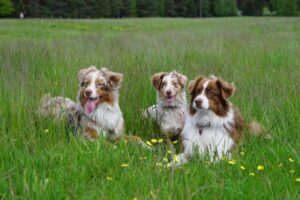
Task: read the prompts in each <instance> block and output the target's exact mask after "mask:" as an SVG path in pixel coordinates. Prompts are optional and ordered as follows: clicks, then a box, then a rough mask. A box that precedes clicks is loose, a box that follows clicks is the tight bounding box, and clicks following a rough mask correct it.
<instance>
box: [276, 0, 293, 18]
mask: <svg viewBox="0 0 300 200" xmlns="http://www.w3.org/2000/svg"><path fill="white" fill-rule="evenodd" d="M271 4H272V8H273V9H274V10H275V12H276V15H279V16H295V15H297V14H298V12H297V0H272V1H271Z"/></svg>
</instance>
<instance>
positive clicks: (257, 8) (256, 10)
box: [237, 0, 268, 16]
mask: <svg viewBox="0 0 300 200" xmlns="http://www.w3.org/2000/svg"><path fill="white" fill-rule="evenodd" d="M237 5H238V8H239V9H240V10H241V11H242V15H250V16H259V15H262V12H263V8H264V7H267V6H268V0H238V1H237Z"/></svg>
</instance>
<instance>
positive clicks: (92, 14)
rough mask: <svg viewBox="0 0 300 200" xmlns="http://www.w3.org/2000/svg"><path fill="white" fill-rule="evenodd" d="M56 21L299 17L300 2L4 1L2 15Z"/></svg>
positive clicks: (287, 0) (185, 0)
mask: <svg viewBox="0 0 300 200" xmlns="http://www.w3.org/2000/svg"><path fill="white" fill-rule="evenodd" d="M20 13H24V14H25V17H53V18H102V17H104V18H123V17H218V16H237V15H244V16H247V15H248V16H249V15H250V16H261V15H266V14H267V15H279V16H295V15H299V13H300V0H0V16H8V17H18V16H19V15H20Z"/></svg>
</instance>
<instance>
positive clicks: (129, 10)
mask: <svg viewBox="0 0 300 200" xmlns="http://www.w3.org/2000/svg"><path fill="white" fill-rule="evenodd" d="M122 15H123V16H124V17H134V16H136V0H123V10H122Z"/></svg>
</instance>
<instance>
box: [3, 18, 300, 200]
mask: <svg viewBox="0 0 300 200" xmlns="http://www.w3.org/2000/svg"><path fill="white" fill-rule="evenodd" d="M299 55H300V26H299V18H271V17H270V18H217V19H204V20H199V19H156V18H153V19H124V20H123V19H122V20H1V21H0V94H1V95H0V105H1V106H0V134H1V135H0V152H1V153H0V163H1V164H0V197H1V198H2V199H133V198H134V197H136V198H138V199H204V198H205V199H299V198H300V183H298V182H296V178H298V177H300V134H299V130H300V79H299V76H300V56H299ZM91 64H94V65H97V66H107V67H109V68H111V69H112V70H115V71H118V72H122V73H124V77H125V81H124V84H123V87H122V88H121V95H120V106H121V109H122V111H123V113H124V118H125V121H126V133H127V134H135V135H139V136H141V137H142V138H143V139H144V140H150V139H151V138H160V137H161V136H160V133H159V130H158V129H157V127H156V126H155V125H154V124H153V123H152V122H149V121H144V120H142V119H141V115H140V111H141V110H142V109H144V108H146V107H147V106H149V105H152V104H153V103H154V102H155V91H154V89H153V88H152V86H151V85H150V81H149V78H150V76H151V75H152V74H153V73H155V72H158V71H170V70H173V69H176V70H177V71H179V72H182V73H184V74H187V75H188V77H189V79H193V78H194V77H195V76H196V75H198V74H204V75H209V74H215V75H217V76H221V77H223V78H224V79H225V80H227V81H234V82H235V84H236V86H237V92H236V94H235V96H234V97H233V98H232V99H231V100H232V102H234V104H235V105H237V106H238V107H239V108H240V109H241V111H242V113H243V115H244V117H245V119H246V121H248V122H249V121H251V120H252V119H257V120H258V121H260V122H261V123H263V124H264V125H265V126H266V127H267V128H268V129H269V131H270V135H271V136H272V139H271V140H266V139H264V138H253V137H246V138H245V140H244V143H243V144H242V145H241V146H240V149H239V151H240V152H243V153H244V155H241V154H240V153H239V152H237V153H236V154H235V155H234V159H235V160H236V162H229V163H228V162H227V161H221V162H219V163H217V164H209V163H207V161H206V160H200V159H194V160H193V161H192V162H191V163H189V164H187V165H185V166H183V167H182V168H179V169H175V170H170V169H166V168H164V167H160V163H164V161H163V158H165V157H167V158H168V159H169V160H170V159H171V156H170V154H168V153H167V147H166V145H164V144H159V145H155V150H154V151H153V152H150V151H148V150H145V149H143V148H141V147H139V146H135V145H128V144H125V143H119V144H117V145H116V146H115V147H114V145H112V144H107V143H105V142H103V141H102V140H99V141H98V142H88V141H85V140H83V139H80V138H77V137H73V136H72V134H71V130H68V129H67V128H66V126H65V124H64V123H55V122H53V121H52V120H51V119H39V118H37V117H36V115H35V114H34V111H35V110H36V109H37V106H38V104H39V99H40V98H41V96H42V95H43V94H45V93H48V92H50V93H51V94H52V95H62V96H67V97H70V98H72V99H75V97H76V93H77V86H78V80H77V71H78V70H79V69H80V68H83V67H86V66H89V65H91ZM243 153H242V154H243ZM289 158H291V159H292V160H291V159H290V161H289ZM230 163H231V164H230ZM122 164H125V167H122V166H124V165H122ZM126 164H128V166H127V167H126ZM241 165H242V166H243V167H244V168H245V170H242V169H240V166H241ZM258 165H263V166H264V170H262V171H259V170H257V167H258ZM260 168H261V167H260ZM291 170H294V171H291ZM250 173H254V176H251V175H250ZM252 175H253V174H252Z"/></svg>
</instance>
